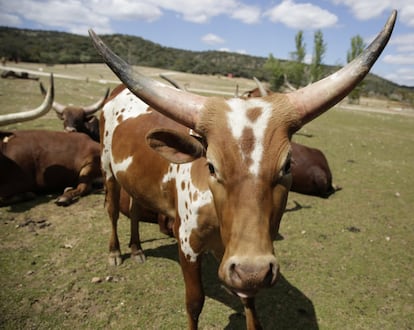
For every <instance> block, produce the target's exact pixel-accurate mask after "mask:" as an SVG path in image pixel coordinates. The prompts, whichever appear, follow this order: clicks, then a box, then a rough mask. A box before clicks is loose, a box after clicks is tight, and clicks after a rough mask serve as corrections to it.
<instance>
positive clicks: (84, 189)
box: [55, 162, 100, 206]
mask: <svg viewBox="0 0 414 330" xmlns="http://www.w3.org/2000/svg"><path fill="white" fill-rule="evenodd" d="M98 177H100V165H99V163H96V162H91V163H89V164H87V165H86V166H84V167H83V168H82V169H81V171H80V173H79V179H78V185H77V187H76V188H72V187H68V188H66V189H65V190H64V192H63V195H61V196H59V197H58V198H56V201H55V203H56V204H57V205H59V206H67V205H70V204H72V203H73V202H74V201H75V200H77V199H78V198H79V197H81V196H84V195H87V194H88V193H90V191H91V190H92V183H93V181H94V180H96V179H97V178H98Z"/></svg>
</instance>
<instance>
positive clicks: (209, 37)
mask: <svg viewBox="0 0 414 330" xmlns="http://www.w3.org/2000/svg"><path fill="white" fill-rule="evenodd" d="M201 40H202V41H203V42H204V43H206V44H207V45H219V44H224V43H225V40H224V39H223V38H221V37H219V36H218V35H215V34H213V33H208V34H206V35H205V36H203V37H202V38H201Z"/></svg>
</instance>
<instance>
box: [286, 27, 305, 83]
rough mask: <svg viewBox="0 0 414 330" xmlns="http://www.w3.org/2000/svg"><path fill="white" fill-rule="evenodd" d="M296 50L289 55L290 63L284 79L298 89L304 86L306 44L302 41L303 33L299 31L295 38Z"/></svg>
mask: <svg viewBox="0 0 414 330" xmlns="http://www.w3.org/2000/svg"><path fill="white" fill-rule="evenodd" d="M295 47H296V50H295V51H294V52H291V53H290V58H291V60H292V62H290V63H289V65H288V66H287V68H286V69H287V72H286V75H285V77H286V79H287V80H288V81H289V82H290V83H292V84H293V85H295V86H296V87H300V86H302V85H303V84H304V82H305V81H304V80H305V63H304V61H305V57H306V44H305V42H304V41H303V31H302V30H300V31H298V33H297V34H296V36H295Z"/></svg>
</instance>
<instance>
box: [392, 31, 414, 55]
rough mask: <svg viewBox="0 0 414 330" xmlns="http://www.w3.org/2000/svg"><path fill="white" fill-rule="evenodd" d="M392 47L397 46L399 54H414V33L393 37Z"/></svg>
mask: <svg viewBox="0 0 414 330" xmlns="http://www.w3.org/2000/svg"><path fill="white" fill-rule="evenodd" d="M390 45H395V46H396V47H397V51H398V52H414V33H408V34H400V35H396V36H393V37H391V40H390Z"/></svg>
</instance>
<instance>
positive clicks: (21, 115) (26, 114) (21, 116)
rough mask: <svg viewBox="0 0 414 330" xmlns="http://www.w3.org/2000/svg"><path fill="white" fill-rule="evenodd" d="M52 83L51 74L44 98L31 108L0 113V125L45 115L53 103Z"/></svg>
mask: <svg viewBox="0 0 414 330" xmlns="http://www.w3.org/2000/svg"><path fill="white" fill-rule="evenodd" d="M54 94H55V92H54V84H53V74H51V75H50V86H49V89H48V90H47V92H46V90H45V93H44V95H45V98H44V100H43V103H42V104H41V105H40V106H39V107H37V108H36V109H33V110H28V111H23V112H18V113H11V114H7V115H1V116H0V126H5V125H10V124H14V123H19V122H22V121H28V120H33V119H36V118H38V117H40V116H43V115H45V114H46V113H48V112H49V110H50V109H51V108H52V104H53V98H54Z"/></svg>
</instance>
